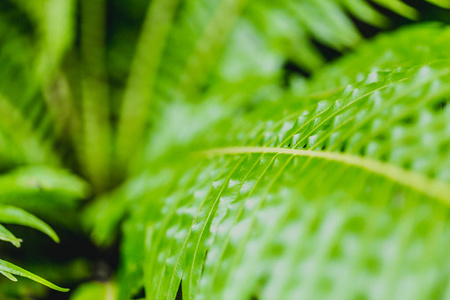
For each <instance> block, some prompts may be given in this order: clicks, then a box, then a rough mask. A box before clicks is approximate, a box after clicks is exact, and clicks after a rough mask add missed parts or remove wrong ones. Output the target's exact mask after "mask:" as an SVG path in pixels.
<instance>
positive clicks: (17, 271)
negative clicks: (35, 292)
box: [0, 259, 69, 292]
mask: <svg viewBox="0 0 450 300" xmlns="http://www.w3.org/2000/svg"><path fill="white" fill-rule="evenodd" d="M0 271H1V273H2V274H3V275H5V276H6V277H8V278H9V279H11V280H13V281H16V280H17V279H15V277H14V276H12V275H11V274H14V275H17V276H22V277H26V278H29V279H31V280H33V281H36V282H38V283H40V284H42V285H45V286H47V287H49V288H51V289H54V290H56V291H60V292H67V291H69V289H65V288H61V287H59V286H57V285H54V284H53V283H51V282H49V281H47V280H45V279H43V278H41V277H39V276H37V275H35V274H33V273H31V272H28V271H27V270H24V269H22V268H21V267H18V266H16V265H14V264H12V263H9V262H7V261H4V260H1V259H0Z"/></svg>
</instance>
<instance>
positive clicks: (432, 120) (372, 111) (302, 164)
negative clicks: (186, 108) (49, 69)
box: [129, 60, 450, 299]
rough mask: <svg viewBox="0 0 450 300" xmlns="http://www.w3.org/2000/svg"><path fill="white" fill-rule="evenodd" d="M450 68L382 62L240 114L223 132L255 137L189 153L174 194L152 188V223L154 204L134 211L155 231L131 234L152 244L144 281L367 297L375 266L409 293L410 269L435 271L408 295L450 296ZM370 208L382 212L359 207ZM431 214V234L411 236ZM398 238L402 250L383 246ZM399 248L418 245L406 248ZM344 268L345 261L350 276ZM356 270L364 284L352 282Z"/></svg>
mask: <svg viewBox="0 0 450 300" xmlns="http://www.w3.org/2000/svg"><path fill="white" fill-rule="evenodd" d="M448 66H449V65H448V60H444V61H439V62H434V63H432V64H428V65H424V66H420V67H414V68H407V69H401V70H397V71H391V72H379V73H372V74H370V75H369V76H367V77H366V78H365V79H364V80H362V81H361V82H359V83H357V84H354V85H350V86H347V87H346V89H345V90H344V91H343V92H341V93H339V94H337V95H335V96H333V97H332V98H331V99H329V100H327V101H322V102H320V103H318V104H316V105H315V107H311V108H304V107H303V108H302V103H299V102H298V101H294V99H292V100H291V101H292V105H293V106H294V107H295V106H297V107H298V109H297V110H298V112H295V110H291V111H290V112H289V113H288V114H286V112H283V111H281V112H280V114H279V115H278V117H277V116H276V113H275V111H277V107H278V106H277V104H276V103H273V104H271V105H270V104H269V105H268V106H264V107H260V108H259V109H257V110H256V111H255V114H254V117H252V116H248V117H246V118H244V119H243V120H242V121H241V122H237V123H235V124H234V126H233V125H231V126H230V129H229V130H230V131H231V132H234V134H231V135H230V136H231V137H232V139H231V140H229V141H223V139H222V141H221V143H223V144H225V145H246V146H251V147H252V148H234V149H233V148H231V149H229V150H227V149H226V148H225V149H224V150H218V151H215V154H217V155H219V157H213V158H212V159H210V160H208V159H206V160H202V159H201V158H198V159H200V161H199V162H198V164H197V163H196V162H195V160H194V161H192V159H191V163H189V164H187V163H185V165H184V169H186V168H188V169H189V168H190V169H192V171H189V172H185V173H184V175H183V176H182V177H181V178H180V179H176V180H175V182H174V183H173V184H174V185H175V186H173V187H172V188H171V189H169V190H167V191H168V193H167V194H164V193H163V194H155V193H157V192H156V191H153V192H150V193H149V197H151V198H154V197H157V198H159V197H162V198H163V199H164V200H163V202H164V207H163V209H162V210H161V219H160V221H158V222H156V224H155V225H151V224H152V223H148V222H151V221H150V220H151V219H148V213H150V210H154V206H153V205H149V206H148V208H147V209H148V211H147V212H145V211H144V212H139V211H135V212H134V213H133V214H134V216H135V218H136V219H134V221H133V222H137V224H136V226H139V227H140V228H144V229H145V231H144V232H142V229H141V232H142V233H141V236H140V237H139V238H138V237H134V238H131V237H129V239H132V241H131V240H130V241H129V243H134V244H135V243H138V244H139V242H137V240H136V239H140V240H141V242H140V244H141V246H140V247H142V249H147V250H145V251H146V253H145V257H146V258H145V260H146V268H145V269H144V270H143V271H144V274H145V275H144V279H145V280H146V282H145V283H144V285H145V288H146V293H147V294H148V295H152V297H154V298H156V299H160V298H169V299H173V298H174V297H175V295H176V292H177V290H178V286H179V284H180V282H181V281H182V286H183V288H182V291H183V297H186V298H189V299H191V298H194V297H195V298H196V299H197V298H199V299H203V298H205V299H210V298H215V299H247V298H250V297H251V296H255V297H258V298H262V299H274V298H280V299H283V298H291V297H293V295H296V297H298V296H299V295H303V296H304V297H306V298H321V297H322V298H323V297H326V296H327V295H330V294H331V293H333V294H338V295H341V296H342V297H343V298H348V297H350V298H351V297H353V296H355V295H365V296H368V297H370V295H371V290H372V289H374V288H375V287H374V285H375V284H377V283H376V281H374V280H371V279H370V277H367V276H374V277H376V278H379V280H378V281H379V283H378V284H379V287H380V291H381V293H382V294H383V295H384V296H386V297H390V296H395V295H397V293H402V290H401V285H400V282H401V281H402V280H406V279H405V277H404V276H405V275H404V274H414V275H413V276H415V277H414V278H416V279H414V280H417V282H419V281H422V280H423V279H421V278H422V277H421V274H424V273H426V272H431V270H437V271H436V272H437V273H436V276H437V277H436V279H435V280H430V281H428V282H427V284H425V285H422V286H419V285H415V286H417V290H416V291H415V292H414V293H411V294H410V296H411V297H412V298H417V299H421V298H427V297H431V296H432V295H442V293H443V292H444V289H443V286H442V285H441V283H440V282H443V281H445V276H446V275H445V270H444V269H439V261H442V260H443V259H445V256H446V255H445V254H444V253H443V252H442V251H438V250H436V249H443V248H442V247H445V246H444V245H445V244H447V243H448V242H449V241H448V235H446V232H447V230H446V229H445V228H446V226H447V225H446V224H448V219H447V217H446V215H447V214H446V213H445V212H446V211H447V210H448V207H447V205H448V202H449V201H450V199H449V198H448V195H449V193H448V191H449V188H450V186H449V185H448V183H449V180H450V178H449V177H448V174H447V171H446V169H447V168H448V167H447V165H448V163H449V162H450V161H449V157H448V155H447V154H448V153H446V152H445V151H444V150H443V149H446V148H445V147H446V146H445V145H448V143H449V140H448V133H446V128H447V127H448V126H447V125H446V124H447V123H448V121H447V120H448V109H447V108H446V106H445V105H441V104H442V103H446V101H447V100H446V99H447V97H448V96H449V93H450V90H449V89H448V86H447V85H446V84H445V83H446V82H448V80H449V76H450V69H449V68H448ZM263 111H266V112H270V113H267V114H265V113H262V112H263ZM265 115H267V116H268V117H269V118H268V119H266V120H264V116H265ZM431 116H433V117H431ZM255 118H259V119H260V120H259V121H257V122H263V124H261V125H260V124H257V123H255V120H256V119H255ZM263 120H264V121H263ZM253 128H256V129H258V128H259V129H260V130H259V131H255V130H252V129H253ZM238 132H248V136H246V135H245V134H244V135H241V134H237V133H238ZM424 138H426V139H427V140H428V141H429V142H428V143H426V144H424V143H422V142H420V141H422V140H423V139H424ZM212 143H214V142H213V141H212ZM259 147H276V148H259ZM424 147H425V148H424ZM239 149H241V150H239ZM267 149H270V151H268V152H273V153H264V152H267V151H266V150H267ZM297 149H300V150H297ZM302 149H304V150H302ZM433 149H441V150H439V151H440V152H439V153H438V154H435V153H436V152H435V151H436V150H433ZM327 151H331V152H327ZM252 152H258V153H252ZM260 152H263V153H260ZM341 152H342V153H345V154H340V153H341ZM284 153H286V154H288V153H289V154H294V153H295V154H299V155H301V156H300V157H295V156H296V155H294V156H291V155H287V156H288V157H286V155H284ZM300 153H301V154H300ZM303 153H304V154H303ZM431 153H433V154H431ZM221 154H227V157H220V156H221ZM303 155H305V156H303ZM436 157H439V159H438V160H436V159H435V158H436ZM370 162H373V164H372V163H370ZM438 162H439V163H438ZM369 165H370V166H369ZM188 166H192V167H188ZM324 170H325V172H324ZM396 174H397V175H398V176H397V175H396ZM400 174H401V175H400ZM414 178H415V179H414ZM416 180H417V181H416ZM418 182H420V183H418ZM427 182H428V183H430V184H431V185H430V186H427V187H426V186H425V185H427ZM428 188H429V189H428ZM171 191H172V192H171ZM150 195H152V196H150ZM156 195H158V196H156ZM434 200H441V201H442V202H441V203H439V202H437V201H434ZM140 203H141V205H144V204H145V203H149V202H147V201H143V202H140ZM419 207H420V210H419ZM369 211H373V213H374V215H373V217H370V218H369V219H367V220H366V219H361V218H362V217H361V216H363V215H365V216H368V214H367V212H369ZM425 212H426V213H425ZM424 214H425V215H424ZM369 215H370V214H369ZM419 216H420V217H419ZM139 220H140V221H139ZM381 220H384V221H383V223H380V222H381ZM419 220H420V221H419ZM432 220H433V221H432ZM355 222H356V223H355ZM358 222H360V224H361V225H355V224H359V223H358ZM421 222H426V224H427V225H426V228H427V230H426V233H423V234H414V235H413V232H417V230H418V228H419V227H420V226H422V225H420V224H425V223H421ZM302 228H303V229H302ZM383 228H384V229H383ZM388 228H389V230H388ZM296 232H297V233H296ZM297 234H298V235H299V236H298V239H295V240H293V239H292V238H288V237H292V236H297ZM146 236H147V237H146ZM144 239H147V243H148V244H146V245H144V244H143V240H144ZM297 240H298V242H297ZM350 240H351V241H352V242H350ZM300 241H303V242H300ZM389 241H392V243H393V244H392V246H391V247H393V248H392V249H393V251H394V252H392V255H391V256H384V254H383V253H384V252H383V251H382V249H383V247H385V246H383V245H385V244H386V243H390V242H389ZM135 245H136V244H135ZM308 245H309V246H308ZM369 245H370V246H369ZM415 245H417V246H415ZM135 247H136V246H135ZM311 247H312V248H311ZM415 247H419V249H422V250H420V251H419V252H417V251H416V252H414V251H415V250H414V249H416V248H415ZM369 249H373V250H372V251H369ZM433 249H434V250H433ZM411 251H413V252H411ZM400 253H411V257H410V258H408V259H407V260H399V256H398V255H400ZM355 256H356V257H358V259H356V260H353V258H354V257H355ZM370 260H375V261H376V264H377V267H376V268H375V269H373V268H372V267H371V266H370V265H367V264H368V263H369V262H370ZM394 262H396V263H395V264H394ZM308 263H309V264H310V265H308ZM335 266H336V268H339V269H340V270H342V269H345V270H346V271H344V274H346V275H345V277H344V278H338V277H336V276H337V274H341V275H339V276H340V277H342V274H343V273H341V272H339V273H333V271H332V270H333V268H335ZM201 270H203V271H201ZM311 270H314V272H312V273H311ZM417 270H420V271H417ZM330 272H331V273H330ZM307 274H309V275H308V276H307ZM327 274H329V275H327ZM333 274H335V275H336V276H334V275H333ZM279 276H283V277H282V278H283V279H278V277H279ZM327 276H328V277H327ZM330 276H331V277H330ZM355 276H357V277H358V278H361V282H360V284H358V285H356V286H349V285H347V284H346V282H348V281H351V280H354V278H355ZM249 278H251V279H249ZM304 278H308V280H306V281H305V280H304ZM438 278H439V279H438ZM324 284H325V285H324ZM408 295H409V294H408Z"/></svg>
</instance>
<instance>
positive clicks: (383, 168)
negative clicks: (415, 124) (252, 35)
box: [199, 147, 450, 205]
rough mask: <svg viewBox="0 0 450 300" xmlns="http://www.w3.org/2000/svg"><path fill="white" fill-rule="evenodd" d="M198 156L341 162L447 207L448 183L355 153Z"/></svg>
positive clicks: (235, 150)
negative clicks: (247, 156)
mask: <svg viewBox="0 0 450 300" xmlns="http://www.w3.org/2000/svg"><path fill="white" fill-rule="evenodd" d="M199 153H200V154H203V155H206V156H214V155H227V154H230V155H232V154H252V153H273V154H284V155H295V156H304V157H313V158H322V159H326V160H330V161H335V162H340V163H344V164H347V165H350V166H354V167H357V168H360V169H364V170H367V171H369V172H371V173H374V174H378V175H380V176H383V177H386V178H389V179H391V180H393V181H394V182H397V183H398V184H400V185H403V186H406V187H408V188H411V189H413V190H415V191H417V192H420V193H422V194H424V195H427V196H429V197H432V198H435V199H437V200H439V201H441V202H442V203H444V204H446V205H450V186H449V185H448V184H446V183H444V182H441V181H438V180H435V179H430V178H428V177H426V176H424V175H422V174H420V173H417V172H414V171H410V170H406V169H403V168H401V167H398V166H395V165H393V164H390V163H386V162H381V161H378V160H375V159H371V158H367V157H362V156H358V155H354V154H346V153H340V152H330V151H315V150H300V149H288V148H277V147H227V148H216V149H210V150H206V151H201V152H199Z"/></svg>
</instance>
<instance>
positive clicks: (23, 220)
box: [0, 205, 59, 243]
mask: <svg viewBox="0 0 450 300" xmlns="http://www.w3.org/2000/svg"><path fill="white" fill-rule="evenodd" d="M0 222H2V223H8V224H17V225H23V226H27V227H31V228H34V229H36V230H39V231H41V232H43V233H45V234H46V235H48V236H49V237H51V238H52V240H54V241H55V242H57V243H59V237H58V235H57V234H56V232H55V231H53V229H52V228H51V227H50V226H48V225H47V224H46V223H44V222H43V221H41V220H40V219H38V218H36V217H35V216H33V215H32V214H30V213H27V212H26V211H24V210H22V209H20V208H17V207H14V206H7V205H0Z"/></svg>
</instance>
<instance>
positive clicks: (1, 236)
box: [0, 224, 22, 248]
mask: <svg viewBox="0 0 450 300" xmlns="http://www.w3.org/2000/svg"><path fill="white" fill-rule="evenodd" d="M0 240H2V241H6V242H10V243H11V244H13V245H14V246H16V247H17V248H19V247H20V243H21V242H22V240H21V239H18V238H16V237H15V236H14V234H12V233H11V231H9V230H8V229H6V228H5V227H4V226H3V225H1V224H0Z"/></svg>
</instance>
